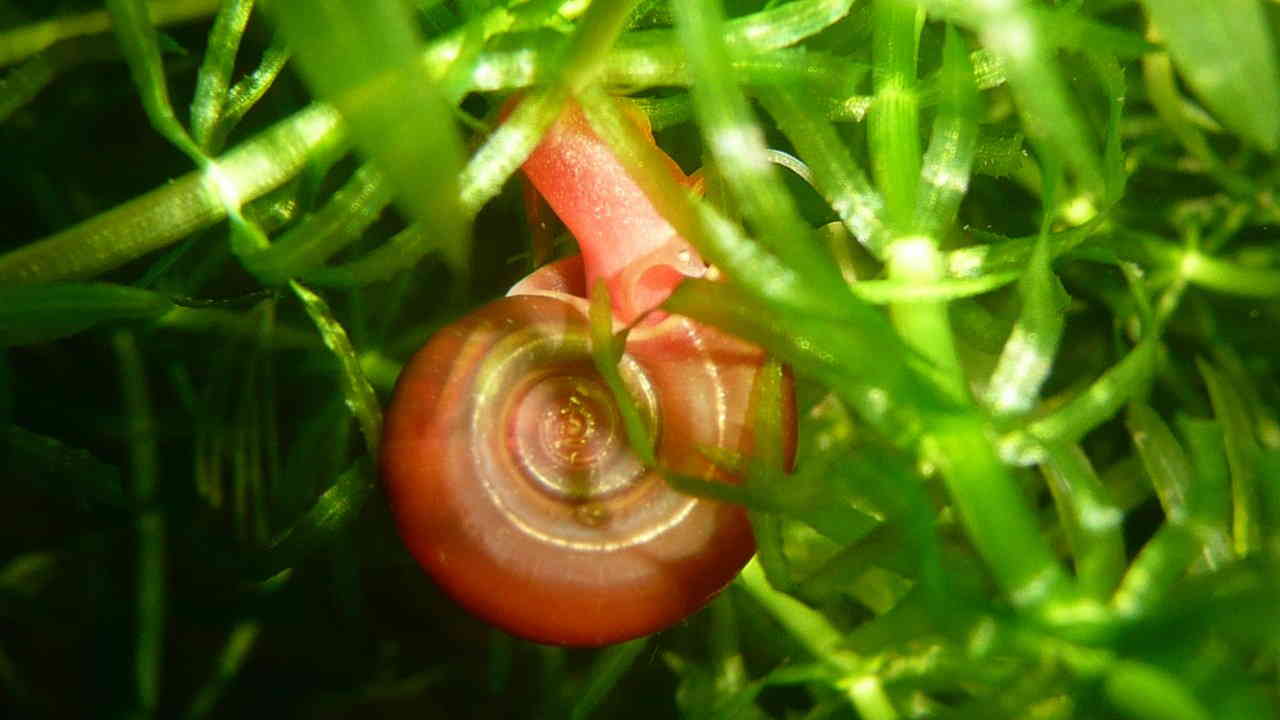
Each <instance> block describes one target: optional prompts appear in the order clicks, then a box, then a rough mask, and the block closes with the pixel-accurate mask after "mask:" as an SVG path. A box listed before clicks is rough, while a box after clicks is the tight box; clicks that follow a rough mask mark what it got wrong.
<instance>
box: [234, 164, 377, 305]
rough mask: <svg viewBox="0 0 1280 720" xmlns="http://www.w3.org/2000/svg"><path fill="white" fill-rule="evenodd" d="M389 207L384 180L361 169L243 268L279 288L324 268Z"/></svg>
mask: <svg viewBox="0 0 1280 720" xmlns="http://www.w3.org/2000/svg"><path fill="white" fill-rule="evenodd" d="M390 202H391V188H390V187H389V186H388V184H387V180H386V177H385V175H383V173H382V172H380V171H379V170H378V169H377V168H376V167H375V166H373V165H372V164H365V165H362V166H361V167H360V168H359V169H357V170H356V172H355V173H353V174H352V176H351V178H350V179H349V180H348V181H347V183H346V184H345V185H343V186H342V187H341V188H339V189H338V190H337V191H336V192H335V193H333V195H332V196H331V197H330V198H329V199H328V201H326V202H325V204H324V206H323V207H321V208H320V209H319V210H318V211H316V212H315V213H313V214H311V215H308V216H307V217H305V218H303V219H302V220H301V221H300V222H299V223H298V224H297V225H295V226H294V227H292V228H290V229H289V230H288V231H286V232H285V233H284V234H283V235H281V236H280V237H278V238H276V239H275V240H274V241H273V242H272V243H271V246H270V247H269V248H266V249H264V250H261V251H259V252H256V253H249V254H247V255H244V256H242V257H241V258H240V259H241V262H243V263H244V265H245V267H246V268H247V269H248V270H249V271H250V272H252V273H253V274H254V275H255V276H256V277H257V278H258V279H259V280H260V281H261V282H262V283H263V284H266V285H278V284H280V283H282V282H284V281H285V280H287V279H288V278H290V277H294V276H297V275H300V274H302V273H305V272H306V271H308V270H312V269H314V268H317V267H319V266H321V265H323V264H324V261H325V260H328V259H329V258H330V257H332V256H333V255H334V254H336V253H338V252H339V251H341V250H342V248H344V247H345V246H346V245H347V244H349V243H350V242H352V241H353V240H355V239H357V238H358V237H359V236H360V233H361V232H363V231H364V229H365V228H367V227H368V226H369V225H370V224H372V223H373V222H374V221H375V220H377V219H378V216H379V215H380V214H381V213H382V210H383V209H384V208H386V206H387V205H388V204H389V203H390Z"/></svg>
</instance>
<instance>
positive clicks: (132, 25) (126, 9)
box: [106, 0, 205, 165]
mask: <svg viewBox="0 0 1280 720" xmlns="http://www.w3.org/2000/svg"><path fill="white" fill-rule="evenodd" d="M106 3H107V10H108V11H109V12H110V13H111V20H112V26H113V28H114V30H115V33H116V38H117V39H118V40H119V42H120V49H121V51H122V52H123V53H124V57H125V60H126V61H128V63H129V72H130V74H132V76H133V84H134V85H135V86H136V87H137V88H138V92H139V93H140V94H141V96H142V106H143V107H144V108H145V109H146V111H147V118H148V119H149V120H151V125H152V127H154V128H155V129H156V131H157V132H159V133H160V134H161V135H163V136H164V137H165V139H167V140H168V141H169V142H171V143H173V144H174V145H175V146H176V147H177V148H178V149H179V150H182V151H183V152H184V153H186V154H187V155H188V156H190V157H191V159H192V160H193V161H195V162H196V163H197V164H199V165H203V164H204V157H205V155H204V153H203V152H202V151H201V150H200V148H199V147H198V146H197V145H196V144H195V142H194V141H192V139H191V136H190V135H188V134H187V131H186V129H185V128H183V127H182V123H180V122H178V116H177V115H175V114H174V112H173V104H172V103H171V102H170V100H169V85H168V83H167V81H166V79H165V74H164V60H163V59H161V57H160V45H159V42H158V41H157V39H156V30H155V27H154V26H152V24H151V13H150V11H149V9H148V7H147V3H146V0H106Z"/></svg>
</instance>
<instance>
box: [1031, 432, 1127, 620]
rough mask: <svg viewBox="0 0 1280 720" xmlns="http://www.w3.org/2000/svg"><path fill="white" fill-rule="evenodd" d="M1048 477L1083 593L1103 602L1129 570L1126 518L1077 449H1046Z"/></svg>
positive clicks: (1065, 446) (1057, 447)
mask: <svg viewBox="0 0 1280 720" xmlns="http://www.w3.org/2000/svg"><path fill="white" fill-rule="evenodd" d="M1048 451H1049V453H1048V458H1047V459H1046V461H1045V464H1044V474H1045V478H1046V479H1047V480H1048V485H1049V490H1050V492H1051V493H1052V494H1053V502H1054V504H1055V505H1056V506H1057V509H1058V517H1059V518H1060V520H1061V521H1062V524H1063V527H1064V528H1065V529H1066V532H1067V541H1068V542H1069V543H1070V544H1071V554H1072V556H1073V557H1074V558H1075V568H1076V577H1077V578H1078V579H1079V581H1080V589H1081V590H1082V591H1083V592H1085V593H1086V594H1088V595H1089V596H1090V597H1091V598H1093V599H1095V600H1098V601H1102V602H1105V601H1106V600H1107V599H1108V598H1109V597H1110V596H1111V593H1113V592H1114V591H1115V589H1116V586H1117V585H1118V584H1119V582H1120V577H1121V575H1122V573H1123V572H1124V569H1125V564H1126V561H1127V559H1126V558H1125V548H1124V536H1123V534H1122V530H1123V521H1124V515H1123V513H1122V512H1121V511H1120V508H1119V507H1117V506H1116V505H1115V503H1114V502H1113V501H1112V500H1111V498H1110V492H1109V491H1108V490H1107V487H1106V486H1105V485H1103V484H1102V481H1101V480H1099V479H1098V475H1097V473H1095V472H1094V470H1093V465H1092V464H1091V463H1090V462H1089V457H1088V456H1087V455H1085V453H1084V450H1082V449H1081V448H1080V446H1079V445H1054V446H1050V447H1049V448H1048Z"/></svg>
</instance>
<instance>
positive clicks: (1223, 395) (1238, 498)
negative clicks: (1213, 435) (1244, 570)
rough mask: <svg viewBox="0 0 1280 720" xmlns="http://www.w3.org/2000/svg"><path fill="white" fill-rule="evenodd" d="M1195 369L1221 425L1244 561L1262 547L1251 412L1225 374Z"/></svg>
mask: <svg viewBox="0 0 1280 720" xmlns="http://www.w3.org/2000/svg"><path fill="white" fill-rule="evenodd" d="M1196 365H1197V366H1198V367H1199V369H1200V374H1201V375H1202V376H1203V377H1204V381H1205V385H1207V386H1208V388H1209V400H1210V402H1211V403H1212V404H1213V414H1214V416H1215V417H1216V418H1217V420H1218V422H1219V423H1221V424H1222V432H1223V435H1224V437H1225V439H1226V448H1227V462H1228V464H1229V465H1230V467H1231V512H1232V539H1233V541H1234V545H1235V552H1236V554H1237V555H1238V556H1240V557H1245V556H1248V555H1251V554H1253V553H1254V552H1256V551H1257V550H1258V549H1259V547H1260V542H1261V536H1262V528H1261V525H1260V524H1261V522H1262V520H1263V518H1262V516H1261V515H1260V512H1259V511H1260V510H1261V508H1260V506H1259V490H1258V473H1257V460H1258V453H1259V449H1258V441H1257V438H1256V436H1255V435H1254V424H1253V421H1252V419H1251V418H1250V416H1249V409H1248V407H1247V406H1246V405H1245V403H1244V400H1243V399H1242V398H1241V397H1240V394H1239V392H1237V390H1236V388H1235V387H1234V386H1233V385H1232V384H1231V382H1230V381H1229V380H1228V378H1227V376H1226V374H1225V373H1222V372H1220V371H1219V370H1218V369H1217V368H1215V367H1214V366H1213V365H1210V364H1209V363H1208V362H1205V361H1204V360H1200V359H1197V360H1196Z"/></svg>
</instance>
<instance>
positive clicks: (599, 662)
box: [569, 637, 649, 720]
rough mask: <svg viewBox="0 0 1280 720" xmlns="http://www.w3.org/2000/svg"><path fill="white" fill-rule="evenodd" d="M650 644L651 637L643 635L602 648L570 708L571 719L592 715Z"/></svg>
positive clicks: (581, 718)
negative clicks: (584, 684) (584, 685)
mask: <svg viewBox="0 0 1280 720" xmlns="http://www.w3.org/2000/svg"><path fill="white" fill-rule="evenodd" d="M648 646H649V638H647V637H643V638H638V639H635V640H631V641H628V642H625V643H622V644H620V645H614V646H612V647H610V648H607V649H605V650H603V651H601V652H600V654H599V655H597V656H596V659H595V662H593V663H592V664H591V670H590V671H589V672H588V674H587V684H586V687H584V688H582V691H581V692H580V693H578V699H577V700H575V701H574V703H573V708H572V709H571V710H570V711H569V718H570V720H585V719H586V718H589V717H591V715H592V713H594V712H595V711H596V708H598V707H599V706H600V703H601V702H603V701H604V699H605V697H606V696H607V695H608V694H609V693H610V692H611V691H612V690H613V688H614V686H615V685H617V684H618V681H619V680H621V679H622V676H623V675H624V674H626V672H627V671H628V670H630V669H631V666H632V665H634V664H635V662H636V660H637V659H638V658H639V657H640V654H641V653H643V652H644V651H645V648H647V647H648Z"/></svg>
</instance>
